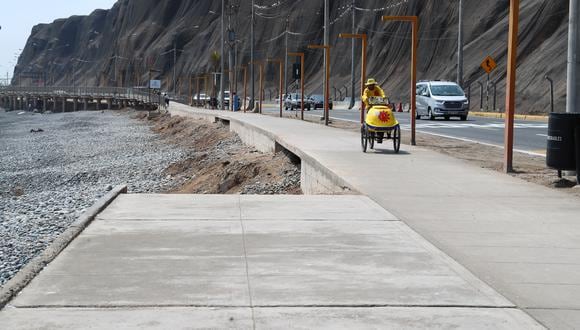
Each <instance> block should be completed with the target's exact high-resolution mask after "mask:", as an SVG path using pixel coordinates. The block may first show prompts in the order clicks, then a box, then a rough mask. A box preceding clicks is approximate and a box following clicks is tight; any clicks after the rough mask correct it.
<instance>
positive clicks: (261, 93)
mask: <svg viewBox="0 0 580 330" xmlns="http://www.w3.org/2000/svg"><path fill="white" fill-rule="evenodd" d="M259 65H260V68H259V70H260V93H259V95H260V96H259V97H260V102H259V108H260V114H261V113H262V100H264V64H263V63H260V64H259Z"/></svg>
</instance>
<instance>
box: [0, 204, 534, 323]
mask: <svg viewBox="0 0 580 330" xmlns="http://www.w3.org/2000/svg"><path fill="white" fill-rule="evenodd" d="M0 324H1V325H2V326H1V327H2V328H3V329H29V328H31V327H33V328H36V329H84V328H91V329H94V328H96V329H119V328H123V329H185V328H187V329H191V328H204V329H214V328H218V329H223V328H236V329H252V328H254V329H289V328H292V329H313V328H316V329H321V328H325V329H371V328H372V329H401V328H405V329H426V328H430V329H431V328H464V329H535V328H541V326H539V325H538V324H537V323H536V322H535V321H534V320H533V319H532V318H530V317H529V316H528V315H526V314H525V313H524V312H522V311H520V310H518V309H516V308H514V306H513V305H512V304H511V303H510V302H509V301H507V300H506V299H505V298H503V297H502V296H501V295H499V294H497V293H496V292H495V291H494V290H492V289H491V288H489V287H488V286H487V285H486V284H484V283H483V282H481V281H480V280H479V279H477V278H476V277H474V276H473V275H472V274H471V273H469V272H467V271H466V270H465V269H464V268H463V267H461V266H460V265H458V264H457V263H455V262H454V261H453V260H451V259H450V258H449V257H447V256H446V255H445V254H443V253H441V252H440V251H439V250H437V249H436V248H434V247H433V246H432V245H431V244H429V243H428V242H426V241H425V240H424V239H423V238H421V237H420V236H418V235H417V234H416V233H415V232H413V231H412V230H410V229H409V228H408V227H407V226H406V225H405V224H404V223H402V222H400V221H397V219H396V218H395V217H394V216H393V215H392V214H389V213H388V212H386V211H385V210H384V209H383V208H381V207H380V206H378V205H377V204H376V203H374V202H372V201H371V200H370V199H368V198H367V197H363V196H232V195H225V196H224V195H219V196H210V195H203V196H196V195H121V196H119V197H118V198H117V200H115V201H114V202H113V203H112V204H111V205H110V206H109V207H108V208H107V209H106V210H105V211H104V212H103V213H101V214H100V215H99V216H98V217H97V219H96V220H95V222H93V223H92V224H91V225H90V226H89V227H88V228H87V229H86V230H85V231H84V232H83V233H82V234H81V235H80V236H79V237H78V238H77V239H76V240H75V241H73V243H72V244H71V245H70V246H69V247H67V248H66V249H65V251H64V252H63V253H62V254H61V255H60V256H58V257H57V259H56V260H55V261H54V262H52V263H51V264H50V265H48V266H47V267H46V268H45V269H44V270H43V271H42V272H41V273H40V274H39V275H38V276H37V278H36V279H34V280H33V282H32V283H31V284H30V285H29V286H28V287H27V288H26V289H25V290H24V291H23V292H22V293H21V294H20V295H19V296H18V297H17V298H16V299H15V300H14V301H12V302H11V303H10V305H9V306H8V307H7V308H5V309H4V310H3V311H1V312H0Z"/></svg>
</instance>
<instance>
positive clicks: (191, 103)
mask: <svg viewBox="0 0 580 330" xmlns="http://www.w3.org/2000/svg"><path fill="white" fill-rule="evenodd" d="M192 79H193V75H191V74H190V75H189V95H188V96H189V97H188V98H189V105H190V106H192V105H193V90H192V89H193V81H191V80H192Z"/></svg>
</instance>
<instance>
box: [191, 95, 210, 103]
mask: <svg viewBox="0 0 580 330" xmlns="http://www.w3.org/2000/svg"><path fill="white" fill-rule="evenodd" d="M209 99H210V98H209V96H208V95H207V94H203V93H200V94H199V95H197V94H195V95H194V96H193V103H197V102H198V100H199V104H206V103H208V102H209Z"/></svg>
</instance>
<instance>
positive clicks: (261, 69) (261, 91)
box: [249, 61, 264, 113]
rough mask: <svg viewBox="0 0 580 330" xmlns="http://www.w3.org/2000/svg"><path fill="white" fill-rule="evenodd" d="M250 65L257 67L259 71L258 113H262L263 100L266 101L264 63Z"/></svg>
mask: <svg viewBox="0 0 580 330" xmlns="http://www.w3.org/2000/svg"><path fill="white" fill-rule="evenodd" d="M249 65H257V66H258V70H259V79H260V81H259V84H258V87H259V90H258V98H259V100H258V113H262V100H263V99H264V63H263V62H261V61H253V62H250V63H249ZM254 112H256V111H254Z"/></svg>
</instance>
